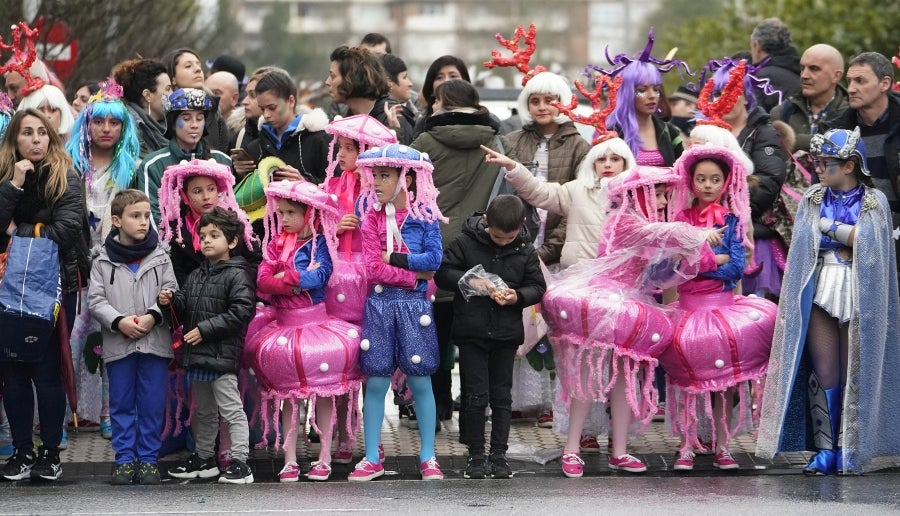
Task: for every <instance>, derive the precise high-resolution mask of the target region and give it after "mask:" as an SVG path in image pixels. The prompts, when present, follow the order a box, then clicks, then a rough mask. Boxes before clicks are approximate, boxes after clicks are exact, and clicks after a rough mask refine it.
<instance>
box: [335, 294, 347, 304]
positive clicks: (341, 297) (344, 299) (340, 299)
mask: <svg viewBox="0 0 900 516" xmlns="http://www.w3.org/2000/svg"><path fill="white" fill-rule="evenodd" d="M346 300H347V296H345V295H344V294H338V295H337V302H338V303H343V302H344V301H346Z"/></svg>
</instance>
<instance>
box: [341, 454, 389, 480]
mask: <svg viewBox="0 0 900 516" xmlns="http://www.w3.org/2000/svg"><path fill="white" fill-rule="evenodd" d="M382 475H384V466H382V465H381V464H373V463H371V462H369V461H368V460H366V459H365V458H364V459H363V460H361V461H359V462H358V463H357V464H356V469H354V470H353V471H352V472H350V475H348V476H347V480H349V481H350V482H367V481H369V480H372V479H375V478H378V477H380V476H382Z"/></svg>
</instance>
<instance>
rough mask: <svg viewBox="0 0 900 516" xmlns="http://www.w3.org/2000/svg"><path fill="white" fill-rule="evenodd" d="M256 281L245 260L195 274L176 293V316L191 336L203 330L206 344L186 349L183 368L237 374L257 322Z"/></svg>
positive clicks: (205, 265)
mask: <svg viewBox="0 0 900 516" xmlns="http://www.w3.org/2000/svg"><path fill="white" fill-rule="evenodd" d="M255 302H256V281H255V278H254V277H253V275H252V272H251V270H250V266H249V264H248V263H247V260H245V259H244V258H243V257H242V256H238V257H235V258H231V259H230V260H225V261H222V262H219V263H218V264H216V265H214V266H210V265H209V262H203V264H202V265H201V266H200V267H198V268H197V269H195V270H194V272H192V273H191V274H190V275H189V276H188V279H187V281H186V282H185V284H184V285H182V287H181V290H179V291H178V292H176V293H175V297H174V304H175V313H176V315H177V316H178V320H179V322H181V323H182V324H183V325H184V332H185V333H187V332H189V331H191V330H192V329H194V328H199V329H200V335H201V336H202V337H203V340H202V342H200V344H197V345H196V346H189V345H186V344H185V346H187V348H186V349H185V352H184V355H183V357H182V361H181V365H183V366H185V367H191V366H194V367H202V368H204V369H210V370H213V371H218V372H220V373H237V372H238V368H239V367H240V360H241V353H242V351H243V349H244V335H245V334H246V332H247V325H248V324H250V320H251V319H253V314H254V312H255Z"/></svg>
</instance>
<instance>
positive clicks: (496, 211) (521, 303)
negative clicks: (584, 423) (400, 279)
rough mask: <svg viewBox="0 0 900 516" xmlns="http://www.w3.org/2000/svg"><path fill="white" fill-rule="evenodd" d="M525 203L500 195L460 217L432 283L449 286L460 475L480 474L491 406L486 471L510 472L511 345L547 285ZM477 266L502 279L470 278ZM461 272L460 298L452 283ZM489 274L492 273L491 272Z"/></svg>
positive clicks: (506, 474) (516, 343) (518, 339)
mask: <svg viewBox="0 0 900 516" xmlns="http://www.w3.org/2000/svg"><path fill="white" fill-rule="evenodd" d="M524 222H525V206H524V205H523V204H522V201H521V200H520V199H519V198H518V197H516V196H513V195H499V196H497V197H496V198H495V199H494V200H493V201H491V203H490V205H489V206H488V208H487V212H486V213H484V214H481V213H476V214H475V215H473V216H472V217H469V219H468V220H467V221H466V222H465V224H464V225H463V229H462V232H461V233H460V235H459V236H458V237H457V238H456V239H455V240H454V241H453V242H451V243H450V245H449V247H447V249H446V250H445V251H444V258H443V261H442V263H441V268H440V269H439V270H438V271H437V273H436V274H435V276H434V280H435V282H437V285H438V286H439V287H440V288H442V289H445V290H453V291H455V296H454V299H453V327H452V329H451V334H452V338H453V340H454V341H455V342H456V344H457V345H458V346H459V365H460V377H461V381H462V392H463V400H462V401H463V403H462V407H463V408H462V411H461V412H460V441H461V442H464V443H465V444H467V445H468V447H469V461H468V464H467V465H466V472H465V477H466V478H485V476H486V475H487V473H488V471H486V470H487V468H486V465H485V456H484V454H485V446H484V444H485V438H484V427H485V409H486V408H487V406H488V404H490V407H491V421H492V428H491V450H490V451H491V455H490V469H489V473H490V474H491V475H492V476H493V477H494V478H509V477H510V476H512V471H511V470H510V468H509V464H508V463H507V461H506V450H507V448H508V446H507V441H508V440H509V425H510V416H511V405H512V372H513V361H514V360H515V356H516V348H517V347H518V346H519V344H521V343H522V340H523V339H524V333H525V328H524V326H523V324H522V310H523V309H524V308H525V307H528V306H531V305H533V304H536V303H538V302H540V300H541V297H542V296H543V295H544V291H545V290H547V285H546V283H545V282H544V276H543V274H542V273H541V267H540V262H539V260H538V256H537V252H536V251H535V249H534V246H533V245H532V243H531V239H530V238H528V235H527V231H525V229H524ZM477 265H481V266H482V267H483V268H484V270H485V271H486V272H487V273H490V274H493V275H496V276H498V277H499V279H501V280H503V283H505V284H506V286H507V288H505V289H498V288H496V287H495V285H496V281H492V280H491V279H488V278H484V277H479V278H471V275H467V274H466V273H467V271H469V270H470V269H472V268H473V267H475V266H477ZM464 276H465V281H466V284H465V285H464V286H465V287H466V288H467V290H469V291H475V295H473V296H471V297H470V298H469V300H468V301H466V299H465V297H464V296H463V294H462V292H461V291H460V285H459V282H460V280H462V279H463V278H464ZM493 279H494V280H496V278H493Z"/></svg>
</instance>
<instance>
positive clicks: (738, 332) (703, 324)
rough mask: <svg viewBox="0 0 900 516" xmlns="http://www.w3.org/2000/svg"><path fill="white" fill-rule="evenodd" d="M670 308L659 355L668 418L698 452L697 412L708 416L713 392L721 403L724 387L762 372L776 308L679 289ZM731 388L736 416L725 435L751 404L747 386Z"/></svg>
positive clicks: (748, 299)
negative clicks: (669, 327)
mask: <svg viewBox="0 0 900 516" xmlns="http://www.w3.org/2000/svg"><path fill="white" fill-rule="evenodd" d="M672 306H674V307H675V308H677V309H678V310H679V316H678V320H677V325H676V329H675V336H674V337H673V339H672V345H671V346H669V348H668V349H667V350H666V351H665V352H664V353H663V354H662V355H661V356H660V357H659V360H660V363H661V364H662V366H663V368H665V370H666V376H667V383H668V393H667V395H668V396H667V397H668V403H667V409H668V411H669V414H668V415H669V421H670V423H671V425H672V430H673V433H676V434H678V435H680V436H682V437H683V438H684V439H685V446H686V447H694V448H697V449H701V450H702V449H704V447H703V446H702V445H701V444H700V441H699V439H698V427H699V423H700V418H701V416H702V417H705V418H706V419H707V420H709V421H712V420H713V413H712V403H711V402H712V401H713V398H712V395H713V393H719V399H720V400H721V401H723V402H724V400H725V398H724V391H726V390H727V389H729V388H732V387H741V384H744V383H747V382H750V381H753V380H759V379H761V378H763V377H764V376H765V374H766V370H767V368H768V364H769V350H770V349H771V347H772V334H773V333H774V331H775V316H776V313H777V312H778V307H777V306H776V305H775V304H774V303H772V302H771V301H769V300H767V299H763V298H760V297H756V296H740V295H738V296H736V295H734V293H733V292H731V291H728V292H720V293H715V294H699V295H698V294H688V293H681V294H680V299H679V301H678V302H677V303H674V304H673V305H672ZM737 391H738V392H739V399H738V400H737V401H738V406H737V407H736V409H737V410H738V412H739V414H740V417H739V418H738V421H737V423H736V425H732V424H731V423H734V421H729V424H728V425H725V428H727V429H728V432H729V436H728V438H729V439H730V438H731V437H732V436H733V434H734V433H735V432H736V431H737V429H739V428H741V427H743V426H744V415H745V414H746V413H747V412H748V409H749V408H750V407H752V406H753V405H754V403H753V402H752V400H750V399H748V397H747V396H746V393H747V391H748V389H744V388H739V389H737ZM757 406H758V404H757ZM712 427H713V432H715V430H714V429H715V425H712ZM713 440H715V435H713Z"/></svg>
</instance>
